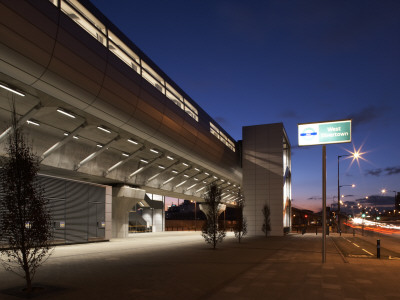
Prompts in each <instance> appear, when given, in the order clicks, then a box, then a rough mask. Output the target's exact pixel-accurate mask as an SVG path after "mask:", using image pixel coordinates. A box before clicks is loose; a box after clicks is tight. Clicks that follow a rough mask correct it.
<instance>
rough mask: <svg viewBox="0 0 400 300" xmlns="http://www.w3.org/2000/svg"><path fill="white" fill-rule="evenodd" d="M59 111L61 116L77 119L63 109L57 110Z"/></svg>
mask: <svg viewBox="0 0 400 300" xmlns="http://www.w3.org/2000/svg"><path fill="white" fill-rule="evenodd" d="M57 111H58V112H59V113H60V114H63V115H66V116H67V117H70V118H73V119H75V118H76V117H75V116H74V115H73V114H71V113H70V112H68V111H65V110H63V109H61V108H57Z"/></svg>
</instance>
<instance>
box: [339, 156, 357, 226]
mask: <svg viewBox="0 0 400 300" xmlns="http://www.w3.org/2000/svg"><path fill="white" fill-rule="evenodd" d="M341 157H353V158H354V159H358V158H359V157H360V154H359V153H358V152H357V151H356V152H354V153H353V154H345V155H338V157H337V187H338V192H337V195H338V210H337V215H338V228H337V230H338V233H341V230H340V188H341V187H342V186H351V187H355V185H353V184H352V185H342V186H341V185H340V179H339V178H340V176H339V174H340V173H339V161H340V158H341Z"/></svg>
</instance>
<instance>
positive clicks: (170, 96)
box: [166, 90, 185, 110]
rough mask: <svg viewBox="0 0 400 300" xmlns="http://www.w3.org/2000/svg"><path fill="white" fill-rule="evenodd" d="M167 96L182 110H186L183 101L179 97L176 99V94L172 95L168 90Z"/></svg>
mask: <svg viewBox="0 0 400 300" xmlns="http://www.w3.org/2000/svg"><path fill="white" fill-rule="evenodd" d="M166 96H167V97H168V98H169V99H170V100H171V101H172V102H174V103H175V104H176V105H178V106H179V108H180V109H182V110H183V109H185V106H184V105H183V103H182V102H181V101H179V99H178V98H177V97H175V95H174V94H172V93H171V92H170V91H168V90H167V93H166Z"/></svg>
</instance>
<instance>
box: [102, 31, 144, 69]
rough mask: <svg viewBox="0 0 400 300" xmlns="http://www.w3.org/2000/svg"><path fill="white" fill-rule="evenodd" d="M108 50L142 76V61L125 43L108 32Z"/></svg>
mask: <svg viewBox="0 0 400 300" xmlns="http://www.w3.org/2000/svg"><path fill="white" fill-rule="evenodd" d="M108 37H109V43H108V49H110V51H111V52H112V53H114V54H115V55H116V56H118V57H119V58H120V59H121V60H122V61H123V62H124V63H126V64H127V65H128V66H129V67H131V68H132V69H134V70H135V71H136V72H137V73H139V74H140V59H139V56H138V55H137V54H136V53H135V52H133V51H132V50H131V49H130V48H129V47H128V46H127V45H125V43H123V42H122V41H121V40H120V39H119V38H118V37H117V36H116V35H115V34H114V33H112V32H111V31H108Z"/></svg>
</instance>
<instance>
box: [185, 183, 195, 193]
mask: <svg viewBox="0 0 400 300" xmlns="http://www.w3.org/2000/svg"><path fill="white" fill-rule="evenodd" d="M196 185H197V183H195V184H193V185H191V186H189V187H188V188H187V191H188V190H190V189H191V188H193V187H195V186H196Z"/></svg>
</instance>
